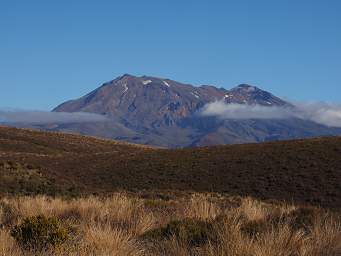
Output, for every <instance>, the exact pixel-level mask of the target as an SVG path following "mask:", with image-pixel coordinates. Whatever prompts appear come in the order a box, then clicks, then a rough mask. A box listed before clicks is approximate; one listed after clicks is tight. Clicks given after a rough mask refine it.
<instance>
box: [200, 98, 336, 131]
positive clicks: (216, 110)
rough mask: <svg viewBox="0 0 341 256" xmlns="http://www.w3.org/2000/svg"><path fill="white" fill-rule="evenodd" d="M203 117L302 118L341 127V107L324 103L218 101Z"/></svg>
mask: <svg viewBox="0 0 341 256" xmlns="http://www.w3.org/2000/svg"><path fill="white" fill-rule="evenodd" d="M201 115H203V116H217V117H219V118H221V119H287V118H300V119H305V120H309V121H313V122H316V123H319V124H323V125H326V126H330V127H341V105H336V104H327V103H322V102H311V103H295V107H286V106H262V105H257V104H253V105H247V104H234V103H233V104H227V103H225V102H224V101H216V102H212V103H208V104H206V105H205V106H204V107H203V109H202V110H201Z"/></svg>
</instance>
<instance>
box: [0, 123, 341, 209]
mask: <svg viewBox="0 0 341 256" xmlns="http://www.w3.org/2000/svg"><path fill="white" fill-rule="evenodd" d="M340 155H341V138H339V137H329V138H316V139H307V140H294V141H282V142H269V143H259V144H243V145H227V146H213V147H203V148H193V149H160V148H151V147H145V146H138V145H133V144H128V143H122V142H116V141H111V140H101V139H96V138H92V137H85V136H78V135H71V134H63V133H51V132H38V131H33V130H25V129H16V128H6V127H0V194H1V195H4V194H37V193H43V194H49V195H56V194H58V195H66V196H75V195H80V194H103V193H110V192H113V191H117V190H128V191H133V192H142V191H202V192H203V191H213V192H220V193H227V194H231V195H241V196H254V197H258V198H261V199H275V200H287V201H294V202H297V203H307V204H315V205H321V206H324V207H331V208H340V207H341V180H340V177H341V158H340Z"/></svg>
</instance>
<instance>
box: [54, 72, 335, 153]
mask: <svg viewBox="0 0 341 256" xmlns="http://www.w3.org/2000/svg"><path fill="white" fill-rule="evenodd" d="M216 101H224V102H225V103H226V104H247V105H262V106H269V107H271V106H278V107H281V106H284V107H287V106H292V105H290V103H288V102H286V101H284V100H282V99H280V98H278V97H276V96H274V95H272V94H271V93H269V92H267V91H263V90H261V89H260V88H258V87H256V86H253V85H248V84H241V85H238V86H237V87H235V88H232V89H231V90H226V89H224V88H217V87H215V86H211V85H202V86H199V87H197V86H193V85H190V84H185V83H179V82H177V81H174V80H170V79H165V78H158V77H153V76H139V77H138V76H133V75H130V74H124V75H123V76H120V77H118V78H116V79H114V80H112V81H109V82H107V83H104V84H103V85H102V86H101V87H99V88H97V89H95V90H94V91H92V92H91V93H89V94H87V95H85V96H83V97H81V98H79V99H76V100H71V101H68V102H65V103H63V104H61V105H60V106H58V107H57V108H55V109H54V111H57V112H90V113H96V114H101V115H106V117H107V120H108V121H107V122H103V123H90V124H78V125H77V124H70V125H63V126H61V127H58V128H56V130H62V131H76V132H80V133H82V134H90V135H96V136H102V137H109V138H113V139H118V140H125V141H129V142H134V143H140V144H148V145H157V146H164V147H186V146H205V145H216V144H228V143H243V142H259V141H267V140H280V139H290V138H304V137H311V136H316V135H333V134H339V133H340V134H341V131H339V130H333V129H330V128H328V127H324V126H321V125H317V124H315V123H312V122H309V121H306V120H296V119H295V120H245V119H240V120H232V119H221V118H219V117H217V116H204V115H201V114H200V113H201V110H202V109H203V108H204V107H205V105H206V104H210V103H213V102H216Z"/></svg>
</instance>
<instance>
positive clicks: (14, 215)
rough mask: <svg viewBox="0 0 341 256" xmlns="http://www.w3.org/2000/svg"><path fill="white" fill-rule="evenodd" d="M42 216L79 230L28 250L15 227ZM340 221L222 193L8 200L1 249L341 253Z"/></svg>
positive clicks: (235, 255) (178, 254)
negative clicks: (54, 243)
mask: <svg viewBox="0 0 341 256" xmlns="http://www.w3.org/2000/svg"><path fill="white" fill-rule="evenodd" d="M37 215H44V216H55V217H57V218H58V219H59V220H60V222H62V223H64V224H67V225H68V226H72V228H73V230H74V231H73V233H72V236H71V237H70V239H69V240H68V241H66V242H65V243H64V244H63V245H62V246H61V247H60V248H58V250H52V249H49V248H47V249H45V250H43V251H39V252H37V251H32V250H31V251H30V250H24V249H22V248H21V247H20V246H19V245H18V244H17V242H16V241H15V240H14V239H13V238H12V237H11V235H10V229H11V227H13V226H14V225H16V224H18V223H20V222H21V221H22V220H23V219H24V218H25V217H28V216H37ZM340 221H341V220H340V216H338V215H336V214H333V213H330V212H328V211H326V210H323V209H319V208H313V207H308V208H302V207H298V206H294V205H288V204H270V203H264V202H261V201H258V200H255V199H252V198H242V197H224V196H222V195H219V194H191V195H187V196H186V197H178V198H177V199H176V200H162V199H157V200H156V199H143V198H139V197H136V196H130V195H127V194H122V193H115V194H113V195H112V196H110V197H106V198H99V197H94V196H90V197H87V198H78V199H70V200H63V199H61V198H49V197H45V196H36V197H14V198H2V199H1V200H0V223H1V229H0V255H13V256H16V255H32V256H33V255H117V256H119V255H127V256H128V255H131V256H133V255H134V256H135V255H141V256H142V255H150V256H151V255H165V256H166V255H167V256H168V255H169V256H172V255H174V256H185V255H212V256H223V255H231V256H270V255H271V256H296V255H297V256H303V255H304V256H305V255H306V256H317V255H319V256H325V255H326V256H327V255H328V256H338V255H340V254H341V222H340ZM167 227H168V231H169V232H168V233H167V232H165V230H166V231H167ZM171 227H173V228H171ZM162 230H163V231H162Z"/></svg>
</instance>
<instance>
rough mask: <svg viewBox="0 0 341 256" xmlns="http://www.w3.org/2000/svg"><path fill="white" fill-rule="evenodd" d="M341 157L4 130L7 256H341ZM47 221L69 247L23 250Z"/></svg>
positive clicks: (326, 146) (295, 147)
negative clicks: (153, 145) (181, 146)
mask: <svg viewBox="0 0 341 256" xmlns="http://www.w3.org/2000/svg"><path fill="white" fill-rule="evenodd" d="M340 153H341V138H337V137H330V138H316V139H309V140H297V141H282V142H273V143H262V144H245V145H231V146H217V147H205V148H192V149H177V150H168V149H160V148H151V147H145V146H139V145H133V144H128V143H121V142H115V141H110V140H101V139H96V138H92V137H85V136H79V135H71V134H62V133H49V132H39V131H33V130H25V129H15V128H6V127H0V255H1V256H8V255H11V256H12V255H13V256H16V255H27V256H33V255H80V256H83V255H103V256H104V255H115V256H121V255H122V256H126V255H127V256H129V255H131V256H133V255H141V256H147V255H148V256H153V255H155V256H156V255H164V256H168V255H169V256H172V255H174V256H182V255H184V256H185V255H191V256H194V255H195V256H204V255H208V256H210V255H211V256H317V255H318V256H339V255H341V216H340V209H341V157H340V156H341V154H340ZM37 216H44V217H46V218H49V217H53V220H54V221H56V222H57V223H58V225H60V226H61V227H60V228H61V229H62V232H64V233H65V234H66V235H65V237H64V238H65V241H64V240H63V242H64V243H61V244H60V245H59V244H58V246H57V245H53V246H51V244H50V242H49V243H45V242H41V243H40V245H39V250H38V247H34V246H32V245H30V246H29V247H28V246H27V245H25V243H26V242H23V241H26V240H25V239H26V238H24V236H22V237H21V240H20V239H19V240H18V237H16V236H15V234H16V233H15V232H14V231H15V230H18V227H20V225H21V224H23V223H26V222H27V221H28V220H31V221H32V218H33V220H36V219H35V217H37ZM27 218H29V219H27ZM39 218H42V217H39ZM32 223H33V224H32ZM32 223H31V224H30V225H33V226H34V225H36V226H35V227H37V225H38V227H40V228H41V226H39V225H41V224H34V223H36V222H32ZM18 225H19V226H18ZM56 225H57V224H56ZM25 232H26V233H25V234H26V235H27V234H30V235H32V234H33V233H34V232H33V233H32V232H31V231H29V232H28V231H25ZM30 232H31V233H30ZM64 233H62V234H64ZM20 234H21V233H20ZM23 234H24V233H23ZM34 234H35V233H34ZM44 234H45V233H44ZM52 234H53V236H52V237H54V238H53V239H57V238H58V237H59V236H57V235H56V234H57V233H53V232H52ZM42 237H45V238H46V237H48V238H46V239H50V236H47V235H43V236H42ZM66 237H67V239H66ZM45 238H43V239H45ZM39 239H42V238H41V237H40V238H39ZM39 239H38V238H35V239H34V241H40V240H39ZM51 239H52V238H51ZM43 241H45V240H43ZM47 241H50V240H47ZM53 241H57V240H53ZM35 246H37V245H35Z"/></svg>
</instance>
